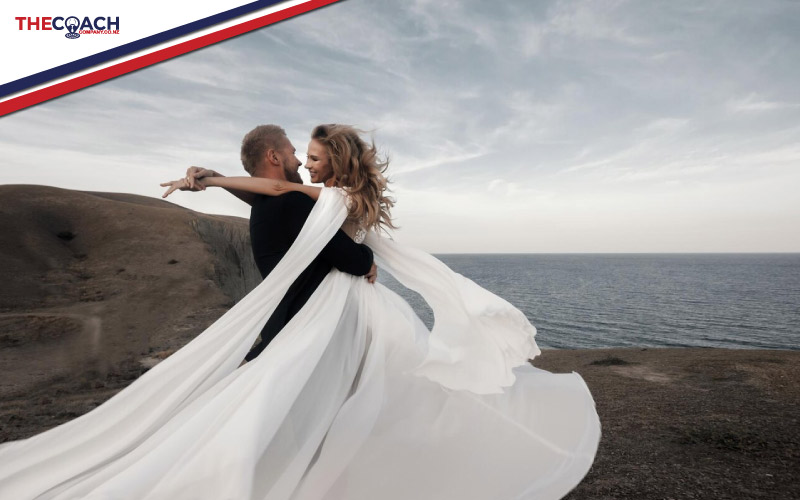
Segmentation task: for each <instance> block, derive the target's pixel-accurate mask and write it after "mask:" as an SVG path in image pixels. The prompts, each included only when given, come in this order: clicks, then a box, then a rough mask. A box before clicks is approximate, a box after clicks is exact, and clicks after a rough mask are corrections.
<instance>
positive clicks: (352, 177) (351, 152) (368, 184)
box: [311, 124, 395, 231]
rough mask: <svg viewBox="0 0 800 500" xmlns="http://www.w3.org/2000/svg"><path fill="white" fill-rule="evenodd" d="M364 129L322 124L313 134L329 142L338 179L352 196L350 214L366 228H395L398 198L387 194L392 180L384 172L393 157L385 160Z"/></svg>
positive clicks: (332, 162)
mask: <svg viewBox="0 0 800 500" xmlns="http://www.w3.org/2000/svg"><path fill="white" fill-rule="evenodd" d="M360 132H362V131H360V130H358V129H356V128H354V127H351V126H349V125H339V124H328V125H318V126H317V127H315V128H314V130H313V131H312V132H311V138H312V139H315V140H317V141H319V142H320V143H322V145H324V146H325V149H326V150H327V152H328V158H329V160H330V163H331V168H332V169H333V176H334V180H335V183H336V185H337V186H339V187H341V188H344V190H345V191H347V193H348V195H349V197H350V209H349V214H348V217H350V218H353V219H355V220H358V221H361V224H362V225H363V226H364V227H365V228H366V229H374V230H376V231H378V230H380V229H384V230H385V229H387V228H392V229H394V228H395V225H394V224H393V223H392V218H391V214H390V209H391V208H392V207H393V206H394V200H393V199H392V198H390V197H388V196H385V195H384V191H386V190H387V189H388V186H387V185H388V183H389V180H388V179H387V178H386V177H385V176H384V175H383V174H384V172H385V171H386V168H387V167H388V166H389V160H388V158H387V159H385V160H381V159H380V158H379V157H378V150H377V148H376V147H375V143H374V142H372V141H370V143H369V144H368V143H367V142H365V141H364V140H363V139H361V136H360V135H359V133H360Z"/></svg>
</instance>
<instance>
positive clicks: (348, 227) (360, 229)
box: [342, 219, 367, 243]
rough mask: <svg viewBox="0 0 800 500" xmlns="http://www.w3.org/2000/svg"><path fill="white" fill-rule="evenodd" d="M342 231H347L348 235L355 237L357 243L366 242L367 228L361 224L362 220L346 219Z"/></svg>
mask: <svg viewBox="0 0 800 500" xmlns="http://www.w3.org/2000/svg"><path fill="white" fill-rule="evenodd" d="M342 231H344V232H345V233H347V236H349V237H351V238H353V241H355V242H356V243H364V238H366V237H367V230H366V229H364V226H363V225H361V224H360V221H355V220H350V219H348V220H346V221H344V224H342Z"/></svg>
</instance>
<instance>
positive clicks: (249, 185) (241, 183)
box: [198, 177, 322, 200]
mask: <svg viewBox="0 0 800 500" xmlns="http://www.w3.org/2000/svg"><path fill="white" fill-rule="evenodd" d="M198 181H199V184H202V185H203V186H206V187H208V186H216V187H221V188H225V189H228V190H230V189H235V190H238V191H247V192H249V193H259V194H267V195H270V196H278V195H281V194H284V193H288V192H289V191H299V192H301V193H303V194H305V195H307V196H308V197H310V198H311V199H313V200H317V199H319V193H320V191H322V188H319V187H316V186H306V185H303V184H297V183H295V182H289V181H284V180H278V179H265V178H263V177H203V178H201V179H198Z"/></svg>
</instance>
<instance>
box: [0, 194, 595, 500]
mask: <svg viewBox="0 0 800 500" xmlns="http://www.w3.org/2000/svg"><path fill="white" fill-rule="evenodd" d="M346 214H347V210H346V208H345V199H344V198H343V196H342V193H341V192H340V191H337V190H331V189H323V190H322V193H321V194H320V198H319V201H318V202H317V203H316V205H315V207H314V209H313V210H312V212H311V215H310V216H309V218H308V220H307V222H306V224H305V225H304V226H303V229H302V231H301V232H300V235H299V236H298V238H297V240H296V241H295V243H294V244H293V245H292V247H291V249H290V250H289V252H288V253H287V254H286V256H285V257H284V259H283V260H282V261H281V262H280V263H279V264H278V266H277V267H276V268H275V269H274V270H273V272H272V273H270V275H269V276H267V278H266V279H265V280H264V281H263V282H262V283H261V284H260V285H259V286H258V287H256V289H254V290H253V291H252V292H251V293H250V294H248V295H247V296H246V297H245V298H244V299H242V300H241V301H240V302H239V303H238V304H236V305H235V306H234V307H233V308H231V309H230V310H229V311H228V312H227V313H226V314H225V315H223V316H222V317H221V318H220V319H219V320H218V321H217V322H215V323H214V324H213V325H211V326H210V327H209V328H208V329H207V330H206V331H204V332H203V333H202V334H201V335H199V336H198V337H196V338H195V339H194V340H192V341H191V342H190V343H189V344H187V345H186V346H185V347H184V348H182V349H180V350H179V351H177V352H176V353H175V354H173V355H172V356H170V357H169V358H167V359H166V360H164V361H162V362H161V363H160V364H158V365H156V366H155V367H154V368H152V369H151V370H150V371H148V372H147V373H145V374H144V375H143V376H142V377H140V378H139V379H137V380H136V381H134V382H133V383H132V384H131V385H130V386H128V387H126V388H125V389H123V390H122V391H120V392H119V393H117V394H116V395H115V396H114V397H112V398H111V399H109V400H108V401H106V402H105V403H104V404H102V405H100V406H99V407H97V408H96V409H94V410H92V411H91V412H89V413H87V414H85V415H83V416H81V417H78V418H76V419H75V420H73V421H70V422H67V423H65V424H63V425H61V426H58V427H56V428H53V429H50V430H49V431H46V432H43V433H41V434H38V435H36V436H33V437H31V438H28V439H25V440H20V441H14V442H11V443H4V444H2V445H0V498H13V499H20V500H21V499H34V498H35V499H78V498H81V499H96V500H100V499H102V500H110V499H169V500H176V499H187V500H198V499H214V500H220V499H237V500H238V499H259V500H282V499H286V500H312V499H319V500H336V499H343V500H344V499H346V500H374V499H378V498H379V499H386V500H410V499H413V500H427V499H430V500H433V499H437V500H440V499H450V498H453V499H456V498H457V499H460V500H463V499H475V500H502V499H534V498H536V499H551V498H560V497H562V496H563V495H564V494H566V493H567V492H568V491H569V490H570V489H572V488H573V487H574V486H575V485H576V484H577V483H578V482H579V481H580V480H581V479H582V478H583V477H584V475H585V474H586V472H587V471H588V470H589V467H590V466H591V464H592V461H593V460H594V455H595V452H596V450H597V445H598V442H599V437H600V424H599V419H598V417H597V413H596V411H595V408H594V401H593V399H592V397H591V394H590V393H589V390H588V389H587V387H586V385H585V383H584V382H583V379H581V377H580V376H579V375H578V374H576V373H571V374H552V373H549V372H546V371H543V370H539V369H536V368H534V367H533V366H531V365H530V364H529V363H527V359H528V358H529V357H533V356H535V355H537V354H539V350H538V348H537V347H536V343H535V341H534V340H533V336H534V334H535V329H534V328H533V327H532V326H531V325H530V323H528V321H527V320H526V319H525V317H524V315H523V314H522V313H521V312H520V311H518V310H517V309H515V308H514V307H513V306H511V305H510V304H509V303H508V302H506V301H504V300H503V299H500V298H499V297H497V296H495V295H492V294H491V293H489V292H487V291H486V290H483V289H482V288H480V287H478V286H477V285H476V284H475V283H473V282H471V281H470V280H468V279H466V278H464V277H463V276H461V275H458V274H456V273H454V272H452V271H451V270H449V269H448V268H447V267H446V266H445V265H444V264H442V263H441V262H439V261H438V260H436V259H435V258H433V257H431V256H430V255H427V254H425V253H423V252H419V251H416V250H412V249H408V248H404V247H402V246H401V245H398V244H397V243H395V242H393V241H391V240H388V239H385V238H382V237H380V236H378V235H376V234H374V233H370V234H369V235H368V236H367V241H366V243H367V245H369V246H370V247H371V248H372V249H373V251H374V252H375V255H376V260H377V261H378V263H379V266H380V267H382V268H383V269H384V270H386V271H388V272H390V273H391V274H392V275H394V276H395V277H396V278H397V279H398V280H399V281H400V282H402V283H404V284H405V285H406V286H408V287H409V288H411V289H414V290H416V291H418V292H419V293H420V294H421V295H422V296H423V297H424V298H425V299H426V301H427V302H428V303H429V305H430V306H431V308H432V310H433V312H434V317H435V326H434V328H433V331H432V332H429V331H428V330H427V329H426V327H425V325H424V324H423V323H422V322H421V321H420V319H419V318H418V317H417V316H416V315H415V314H414V312H413V311H412V309H411V308H410V306H409V305H408V304H407V303H406V302H405V301H404V300H402V299H401V298H400V297H399V296H398V295H396V294H395V293H393V292H392V291H390V290H389V289H388V288H386V287H384V286H383V285H380V284H374V285H370V284H368V283H367V282H366V281H365V280H364V279H363V278H358V277H353V276H350V275H347V274H343V273H341V272H338V271H336V270H333V271H331V272H330V273H329V274H328V276H327V277H326V278H325V280H324V281H323V282H322V284H321V285H320V286H319V287H318V288H317V290H316V291H315V293H314V294H313V295H312V296H311V298H310V299H309V301H308V302H307V303H306V305H305V306H304V307H303V308H302V310H301V311H300V312H299V313H298V314H297V315H296V316H295V317H294V318H293V319H292V320H291V321H290V322H289V323H288V324H287V325H286V326H285V327H284V328H283V330H282V331H281V333H280V334H279V335H278V336H277V337H275V339H273V341H272V342H271V343H270V344H269V345H268V346H267V348H266V349H265V350H264V351H263V352H262V353H261V354H260V355H259V356H258V357H257V358H256V359H254V360H253V361H251V362H249V363H247V364H246V365H244V366H242V367H240V368H237V366H238V365H239V363H240V362H241V360H242V359H243V358H244V355H245V354H246V352H247V351H248V349H249V348H250V346H251V345H252V343H253V342H254V340H255V338H256V337H257V336H258V334H259V332H260V330H261V328H262V327H263V325H264V323H265V322H266V320H267V319H268V318H269V316H270V315H271V313H272V311H273V310H274V309H275V307H276V306H277V304H278V302H279V301H280V299H281V298H282V297H283V295H284V294H285V292H286V290H287V289H288V288H289V286H290V284H291V283H292V282H293V281H294V279H295V278H296V277H297V275H298V274H299V272H300V271H301V270H302V269H304V268H305V267H306V266H307V265H308V264H309V263H310V262H311V260H312V259H313V258H314V256H316V255H317V254H318V253H319V251H320V250H321V249H322V248H323V247H324V245H325V244H326V243H327V241H328V240H329V239H330V238H331V237H332V236H333V234H334V232H335V230H336V228H338V227H340V226H341V224H342V222H343V221H344V220H345V217H346Z"/></svg>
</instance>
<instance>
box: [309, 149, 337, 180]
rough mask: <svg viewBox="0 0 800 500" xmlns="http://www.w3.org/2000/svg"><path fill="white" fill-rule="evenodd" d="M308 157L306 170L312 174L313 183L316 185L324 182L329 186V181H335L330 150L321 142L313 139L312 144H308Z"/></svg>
mask: <svg viewBox="0 0 800 500" xmlns="http://www.w3.org/2000/svg"><path fill="white" fill-rule="evenodd" d="M307 156H308V159H307V160H306V168H307V169H308V173H309V174H311V182H313V183H314V184H317V183H320V182H322V183H325V184H326V185H327V184H328V181H332V180H333V167H332V166H331V161H330V157H329V156H328V150H327V149H326V148H325V146H324V145H323V144H322V143H321V142H319V141H318V140H316V139H311V142H309V143H308V153H307Z"/></svg>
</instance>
